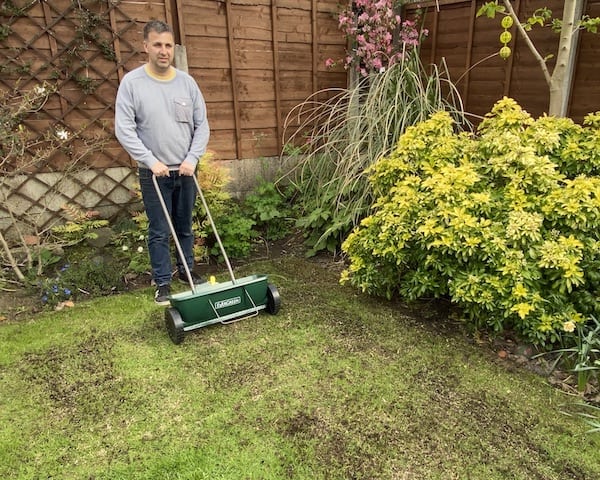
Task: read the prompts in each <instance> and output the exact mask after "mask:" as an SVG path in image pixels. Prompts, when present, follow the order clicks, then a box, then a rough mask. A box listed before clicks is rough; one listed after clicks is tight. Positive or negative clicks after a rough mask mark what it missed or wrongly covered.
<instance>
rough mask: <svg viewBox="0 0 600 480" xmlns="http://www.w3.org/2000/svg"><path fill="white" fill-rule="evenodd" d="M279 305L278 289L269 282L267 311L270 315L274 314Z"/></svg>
mask: <svg viewBox="0 0 600 480" xmlns="http://www.w3.org/2000/svg"><path fill="white" fill-rule="evenodd" d="M280 307H281V297H280V296H279V290H277V287H276V286H275V285H273V284H271V283H269V285H267V312H269V313H270V314H271V315H276V314H277V312H278V311H279V308H280Z"/></svg>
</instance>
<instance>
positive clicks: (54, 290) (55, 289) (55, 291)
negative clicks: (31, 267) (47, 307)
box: [52, 285, 58, 293]
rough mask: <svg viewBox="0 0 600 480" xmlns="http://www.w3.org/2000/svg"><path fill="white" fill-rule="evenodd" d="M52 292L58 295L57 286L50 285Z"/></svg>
mask: <svg viewBox="0 0 600 480" xmlns="http://www.w3.org/2000/svg"><path fill="white" fill-rule="evenodd" d="M52 291H53V292H54V293H58V285H52Z"/></svg>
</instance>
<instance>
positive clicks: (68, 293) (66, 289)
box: [63, 288, 71, 297]
mask: <svg viewBox="0 0 600 480" xmlns="http://www.w3.org/2000/svg"><path fill="white" fill-rule="evenodd" d="M63 292H64V294H65V295H66V296H67V297H68V296H69V295H71V290H69V289H68V288H65V289H63Z"/></svg>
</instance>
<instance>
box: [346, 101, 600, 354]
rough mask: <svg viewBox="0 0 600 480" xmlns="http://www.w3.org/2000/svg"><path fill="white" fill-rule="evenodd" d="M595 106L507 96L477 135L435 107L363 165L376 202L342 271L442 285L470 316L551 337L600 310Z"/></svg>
mask: <svg viewBox="0 0 600 480" xmlns="http://www.w3.org/2000/svg"><path fill="white" fill-rule="evenodd" d="M599 127H600V113H596V114H592V115H588V116H587V117H586V119H585V122H584V125H582V126H580V125H576V124H574V123H573V122H572V121H571V120H568V119H556V118H550V117H542V118H540V119H538V120H534V119H532V118H531V116H530V115H529V114H528V113H527V112H525V111H523V110H522V109H521V108H520V107H519V106H518V105H517V103H516V102H515V101H514V100H512V99H508V98H504V99H503V100H501V101H499V102H498V103H497V104H496V105H495V106H494V108H493V109H492V111H491V112H490V113H489V114H488V115H487V116H486V118H485V120H484V121H483V122H482V123H481V125H480V127H479V128H478V131H477V134H476V135H471V134H467V133H459V134H456V133H455V131H454V130H455V124H454V122H453V120H452V118H451V116H450V115H449V114H448V113H445V112H440V113H436V114H434V115H432V116H431V118H430V119H429V120H427V121H425V122H422V123H420V124H418V125H416V126H414V127H410V128H408V129H407V130H406V133H405V134H404V135H403V136H402V137H401V138H400V140H399V141H398V144H397V147H396V149H395V150H394V151H393V152H392V153H391V154H390V155H389V156H387V157H386V158H383V159H382V160H381V161H379V162H377V163H376V164H375V165H374V166H373V167H372V168H371V169H370V174H371V176H370V180H371V183H372V188H373V191H374V192H375V195H376V198H377V200H376V203H375V204H374V210H373V211H374V213H373V214H372V215H370V216H369V217H367V218H366V219H365V220H363V222H362V223H361V225H360V226H359V227H358V228H357V229H355V231H354V232H353V233H352V234H351V235H349V237H348V238H347V239H346V241H345V242H344V244H343V249H344V250H345V251H346V252H347V254H348V256H349V259H350V262H351V263H350V265H349V268H348V269H347V270H346V271H345V272H344V273H343V274H342V282H350V283H351V284H352V285H354V286H356V287H359V288H361V289H362V290H363V291H365V292H368V293H371V294H377V295H385V296H387V297H391V296H392V295H394V294H395V293H399V294H400V295H402V296H403V297H405V298H407V299H417V298H422V297H430V296H432V297H449V298H450V299H451V300H452V301H453V302H454V303H455V304H457V305H459V306H460V307H461V308H462V309H463V311H464V314H465V316H466V320H467V321H468V322H469V323H470V324H471V325H472V326H474V327H476V328H483V327H486V328H491V329H492V330H494V331H500V330H502V329H505V328H513V329H515V330H516V331H517V332H519V333H521V334H522V335H523V336H525V337H526V338H528V339H529V340H530V341H532V342H534V343H536V344H545V343H553V342H555V341H557V340H558V339H559V338H560V337H561V335H562V334H563V332H564V331H565V324H567V325H571V323H568V322H574V323H575V324H581V323H582V322H584V321H585V318H586V317H588V316H589V315H594V316H596V317H597V316H598V314H599V313H600V303H599V301H598V299H599V298H600V242H599V241H598V239H599V232H600V177H598V173H599V168H600V128H599Z"/></svg>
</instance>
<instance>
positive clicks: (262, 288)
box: [152, 176, 281, 344]
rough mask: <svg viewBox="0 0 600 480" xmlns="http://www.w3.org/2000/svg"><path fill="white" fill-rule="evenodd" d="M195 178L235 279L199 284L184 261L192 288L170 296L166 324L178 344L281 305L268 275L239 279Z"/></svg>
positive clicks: (270, 311) (161, 200) (203, 203)
mask: <svg viewBox="0 0 600 480" xmlns="http://www.w3.org/2000/svg"><path fill="white" fill-rule="evenodd" d="M193 178H194V182H195V183H196V189H197V190H198V195H199V197H200V200H201V201H202V206H203V207H204V211H205V213H206V216H207V218H208V220H209V222H210V225H211V227H212V230H213V233H214V236H215V239H216V241H217V243H218V245H219V248H220V250H221V254H222V255H223V259H224V261H225V264H226V265H227V270H228V271H229V277H230V278H231V280H229V281H224V282H207V283H202V284H200V285H196V284H194V281H193V278H192V274H191V272H190V270H189V267H188V266H187V264H186V262H185V261H184V262H182V263H183V266H184V268H185V273H186V276H187V279H188V282H189V285H190V289H191V290H189V291H185V292H180V293H175V294H172V295H170V296H169V301H170V306H169V307H167V308H166V309H165V325H166V328H167V332H168V334H169V337H170V339H171V341H172V342H173V343H175V344H180V343H181V342H183V340H184V337H185V334H186V333H187V332H190V331H192V330H196V329H199V328H202V327H206V326H208V325H213V324H216V323H221V324H227V323H233V322H237V321H239V320H243V319H246V318H249V317H254V316H256V315H258V314H259V313H260V311H261V310H266V311H267V312H268V313H270V314H272V315H275V314H277V312H278V311H279V308H280V306H281V299H280V297H279V291H278V290H277V287H276V286H275V285H273V284H271V283H269V281H268V277H267V276H266V275H260V274H255V275H249V276H246V277H242V278H239V279H236V278H235V275H234V273H233V269H232V267H231V263H230V261H229V257H228V256H227V252H226V251H225V247H224V246H223V242H222V241H221V238H220V236H219V233H218V231H217V228H216V226H215V222H214V220H213V218H212V215H211V214H210V210H209V208H208V204H207V203H206V199H205V197H204V194H203V193H202V189H201V188H200V184H199V183H198V179H197V178H196V176H194V177H193ZM152 180H153V182H154V188H155V189H156V191H157V193H158V198H159V200H160V203H161V206H162V209H163V212H164V214H165V217H166V219H167V222H168V224H169V228H170V230H171V235H172V236H173V240H174V242H175V246H176V248H177V253H178V255H179V256H180V258H185V257H184V255H183V250H182V248H181V244H180V242H179V239H178V238H177V234H176V232H175V227H174V226H173V222H172V221H171V217H170V215H169V212H168V210H167V206H166V204H165V201H164V199H163V197H162V194H161V192H160V188H159V186H158V182H157V180H156V177H155V176H152Z"/></svg>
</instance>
